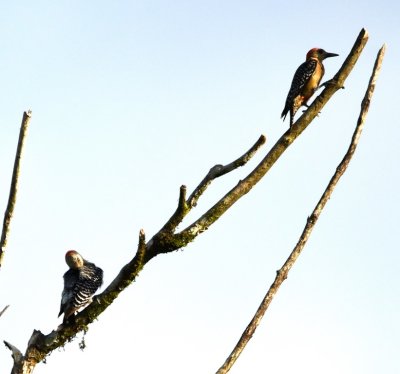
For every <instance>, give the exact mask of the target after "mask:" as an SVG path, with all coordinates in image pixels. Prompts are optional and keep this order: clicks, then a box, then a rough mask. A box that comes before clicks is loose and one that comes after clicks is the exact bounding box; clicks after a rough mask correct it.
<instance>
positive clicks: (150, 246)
mask: <svg viewBox="0 0 400 374" xmlns="http://www.w3.org/2000/svg"><path fill="white" fill-rule="evenodd" d="M367 40H368V35H367V32H366V31H365V30H361V32H360V34H359V36H358V38H357V40H356V41H355V44H354V46H353V49H352V50H351V52H350V54H349V56H348V57H347V59H346V61H345V62H344V64H343V66H342V67H341V68H340V70H339V71H338V73H337V74H336V75H335V77H334V80H333V82H334V83H332V84H330V85H328V86H327V87H326V88H325V89H324V90H323V92H322V93H321V94H320V96H318V97H317V98H316V100H315V101H314V103H313V104H312V105H311V106H310V108H309V109H308V110H307V112H306V113H305V114H304V115H302V116H301V117H300V118H299V120H298V121H297V122H296V123H295V124H294V125H293V126H292V127H291V128H290V129H289V130H288V131H286V133H285V134H284V135H282V137H281V138H280V139H279V140H278V141H277V143H276V144H275V145H274V146H273V147H272V149H271V150H270V151H269V152H268V154H267V155H266V156H265V157H264V159H263V160H262V161H261V162H260V163H259V164H258V165H257V166H256V167H255V168H254V169H253V170H252V171H251V172H250V173H249V174H248V176H247V177H246V178H245V179H243V180H242V181H239V183H238V184H237V185H236V186H235V187H233V188H232V189H231V190H230V191H229V192H228V193H227V194H226V195H225V196H224V197H222V198H221V199H220V200H219V201H218V202H217V203H216V204H215V205H214V206H212V207H211V208H210V209H209V210H208V211H207V212H206V213H204V214H203V215H202V216H201V217H200V218H199V219H197V220H196V221H195V222H193V223H192V224H190V225H189V226H188V227H186V228H185V229H183V230H182V231H180V232H175V231H176V229H177V227H178V225H179V224H180V223H181V222H182V220H183V218H184V217H185V216H186V215H187V213H188V212H189V211H190V210H191V209H192V208H193V207H195V206H196V203H197V201H198V199H199V198H200V196H202V194H203V193H204V192H205V190H206V189H207V187H208V186H209V184H210V183H211V181H212V180H214V179H215V178H217V177H219V176H222V175H224V174H226V173H228V172H230V171H232V170H235V169H236V168H237V167H239V166H242V165H244V164H245V163H246V162H247V161H248V160H249V159H250V158H251V157H252V156H253V155H254V153H255V152H256V151H257V150H258V149H259V148H260V147H261V145H262V144H263V143H264V142H265V138H264V137H263V136H261V137H260V138H259V139H258V141H257V142H256V143H255V144H254V145H253V147H251V148H250V150H249V151H247V152H246V153H245V154H244V155H243V156H241V157H239V158H238V159H237V160H235V161H234V162H232V163H230V164H228V165H226V166H218V165H217V166H216V167H214V168H211V170H210V172H209V173H208V174H207V175H206V177H205V178H204V179H203V180H202V181H201V182H200V184H199V185H198V187H196V189H195V190H194V191H193V192H192V194H191V195H190V196H189V198H186V187H185V186H182V187H181V189H180V195H179V202H178V207H177V209H176V211H175V212H174V213H173V215H172V216H171V218H170V219H169V220H168V221H167V222H166V224H165V225H164V226H163V228H162V229H161V230H160V231H159V232H158V233H157V234H155V235H154V236H153V237H152V238H151V239H150V241H149V242H148V243H147V244H146V243H145V241H144V233H141V235H140V237H139V245H138V250H137V252H136V255H135V256H134V257H133V259H132V260H131V261H130V262H129V263H128V264H127V265H125V266H124V267H123V268H122V269H121V271H120V272H119V274H118V275H117V277H116V278H115V279H114V280H113V281H112V282H111V284H110V285H109V286H108V287H107V288H106V289H105V290H104V292H102V293H101V294H100V295H98V296H97V297H95V298H94V301H93V302H92V303H91V304H90V305H89V306H88V307H87V308H85V309H84V310H83V311H82V312H81V313H79V314H78V315H77V316H76V318H75V320H74V322H73V323H70V324H68V325H61V326H59V328H58V329H57V330H56V331H52V332H51V333H50V334H48V335H44V334H42V333H41V332H40V331H36V330H35V331H34V332H33V334H32V337H31V339H30V341H29V343H28V347H27V350H26V353H25V355H24V356H23V357H22V361H29V362H30V363H34V364H35V363H38V362H40V361H42V360H43V359H44V358H45V357H46V355H47V354H49V353H50V352H51V351H53V350H54V349H56V348H58V347H60V346H63V345H64V344H65V343H66V342H68V341H69V340H70V339H71V338H73V337H74V336H75V335H76V334H77V333H78V332H79V331H82V330H87V326H88V325H89V324H90V323H92V322H93V321H94V320H95V319H96V318H97V317H98V316H99V315H100V314H101V313H102V312H103V311H104V310H105V309H106V308H107V307H108V306H109V305H110V304H111V303H112V302H113V301H114V300H115V298H117V297H118V295H119V294H120V293H121V292H122V291H123V290H124V289H125V288H126V287H127V286H128V285H130V284H131V283H132V282H133V281H134V280H135V279H136V277H137V276H138V274H139V273H140V271H141V270H142V268H143V266H144V265H145V264H146V263H147V262H149V261H150V260H151V259H152V258H153V257H155V256H157V255H159V254H161V253H169V252H172V251H175V250H177V249H180V248H183V247H185V246H186V245H188V244H189V243H190V242H191V241H193V240H194V239H195V238H196V236H197V235H198V234H200V233H201V232H203V231H205V230H206V229H208V228H209V227H210V226H211V225H212V224H213V223H214V222H215V221H216V220H218V219H219V218H220V217H221V216H222V215H223V214H224V213H225V212H226V211H227V210H228V209H229V208H230V207H231V206H232V205H233V204H234V203H235V202H236V201H238V200H239V199H240V198H241V197H243V196H244V195H245V194H247V193H248V192H249V191H250V190H251V189H252V188H253V187H254V186H255V185H256V184H257V183H258V182H259V181H260V180H261V179H262V178H263V177H264V175H265V174H266V173H267V172H268V171H269V170H270V168H271V167H272V165H274V163H275V162H276V161H277V160H278V159H279V157H280V156H281V155H282V153H283V152H284V151H285V150H286V149H287V148H288V147H289V146H290V145H291V144H292V143H293V142H294V140H295V139H296V138H297V137H298V136H299V135H300V134H301V132H302V131H303V130H304V129H305V128H306V127H307V126H308V125H309V124H310V122H311V121H312V120H313V119H314V118H315V116H316V115H317V114H318V112H319V111H320V110H321V109H322V107H323V106H324V105H325V104H326V103H327V101H328V100H329V99H330V98H331V96H332V95H333V94H334V93H335V92H336V91H337V90H338V89H339V88H341V87H342V86H343V84H344V81H345V79H346V78H347V76H348V75H349V73H350V71H351V70H352V68H353V67H354V65H355V63H356V62H357V60H358V57H359V56H360V54H361V52H362V49H363V48H364V46H365V44H366V42H367ZM17 364H18V362H16V361H14V367H16V366H17ZM21 373H22V372H21Z"/></svg>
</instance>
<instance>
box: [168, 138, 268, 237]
mask: <svg viewBox="0 0 400 374" xmlns="http://www.w3.org/2000/svg"><path fill="white" fill-rule="evenodd" d="M265 141H266V138H265V136H264V135H261V136H260V137H259V138H258V140H257V141H256V142H255V143H254V145H253V146H252V147H251V148H250V149H249V150H248V151H247V152H246V153H245V154H243V155H242V156H240V157H239V158H237V159H236V160H235V161H232V162H231V163H229V164H227V165H225V166H224V165H220V164H218V165H215V166H213V167H212V168H211V169H210V171H209V172H208V173H207V175H206V176H205V177H204V179H203V180H202V181H201V182H200V183H199V185H198V186H197V187H196V188H195V189H194V191H193V192H192V193H191V195H190V196H189V198H188V199H187V200H186V186H181V188H180V193H179V204H178V208H177V209H176V211H175V213H174V214H173V215H172V216H171V218H170V219H169V220H168V222H167V223H166V224H165V225H164V227H163V228H162V229H161V231H163V232H168V233H173V232H174V231H175V230H176V228H177V227H178V225H179V224H180V223H181V222H182V220H183V219H184V218H185V216H186V215H187V214H188V213H189V212H190V210H191V209H192V208H194V207H195V206H196V204H197V201H198V200H199V198H200V196H201V195H202V194H203V193H204V192H205V191H206V189H207V187H208V186H209V185H210V184H211V182H212V181H213V180H214V179H216V178H219V177H221V176H223V175H225V174H227V173H230V172H231V171H233V170H235V169H237V168H239V167H241V166H244V165H246V164H247V162H248V161H250V159H251V158H252V157H253V156H254V155H255V153H256V152H257V151H258V150H259V149H260V147H261V146H262V145H263V144H264V143H265Z"/></svg>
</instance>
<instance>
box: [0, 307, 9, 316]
mask: <svg viewBox="0 0 400 374" xmlns="http://www.w3.org/2000/svg"><path fill="white" fill-rule="evenodd" d="M9 307H10V306H9V305H6V306H5V307H4V308H3V310H2V311H1V312H0V317H1V316H2V315H3V314H4V312H5V311H6V310H7V309H8V308H9Z"/></svg>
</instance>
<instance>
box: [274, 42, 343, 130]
mask: <svg viewBox="0 0 400 374" xmlns="http://www.w3.org/2000/svg"><path fill="white" fill-rule="evenodd" d="M335 56H339V55H338V54H336V53H330V52H326V51H324V50H323V49H321V48H313V49H310V50H309V51H308V53H307V56H306V61H305V62H303V63H302V64H301V65H300V66H299V67H298V68H297V70H296V72H295V73H294V77H293V80H292V85H291V86H290V90H289V93H288V95H287V98H286V103H285V108H284V109H283V112H282V114H281V118H283V120H285V118H286V115H287V114H288V112H290V127H292V125H293V118H294V115H295V114H296V112H297V111H298V109H299V108H300V107H301V106H302V105H304V106H307V107H308V105H307V101H308V100H309V99H310V97H311V96H312V95H314V92H315V91H316V89H317V88H318V87H319V83H320V82H321V79H322V77H323V76H324V73H325V68H324V65H323V64H322V61H323V60H325V59H326V58H328V57H335Z"/></svg>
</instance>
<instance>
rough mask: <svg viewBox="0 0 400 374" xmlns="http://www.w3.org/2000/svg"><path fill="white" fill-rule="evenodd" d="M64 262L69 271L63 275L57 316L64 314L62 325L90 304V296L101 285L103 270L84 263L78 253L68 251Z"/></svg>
mask: <svg viewBox="0 0 400 374" xmlns="http://www.w3.org/2000/svg"><path fill="white" fill-rule="evenodd" d="M65 262H66V263H67V265H68V266H69V270H68V271H67V272H66V273H65V274H64V290H63V292H62V296H61V307H60V313H59V314H58V316H61V314H63V313H64V319H63V323H65V322H67V321H68V319H69V318H70V317H71V316H73V315H74V313H75V312H77V311H78V310H79V309H82V308H84V307H86V306H87V305H88V304H89V303H91V302H92V296H93V295H94V294H95V292H96V291H97V289H98V288H99V287H100V286H101V285H102V283H103V270H101V269H100V268H99V267H97V266H96V265H95V264H93V263H91V262H89V261H86V260H85V259H84V258H83V257H82V256H81V255H80V254H79V253H78V252H76V251H68V252H67V253H66V254H65Z"/></svg>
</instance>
